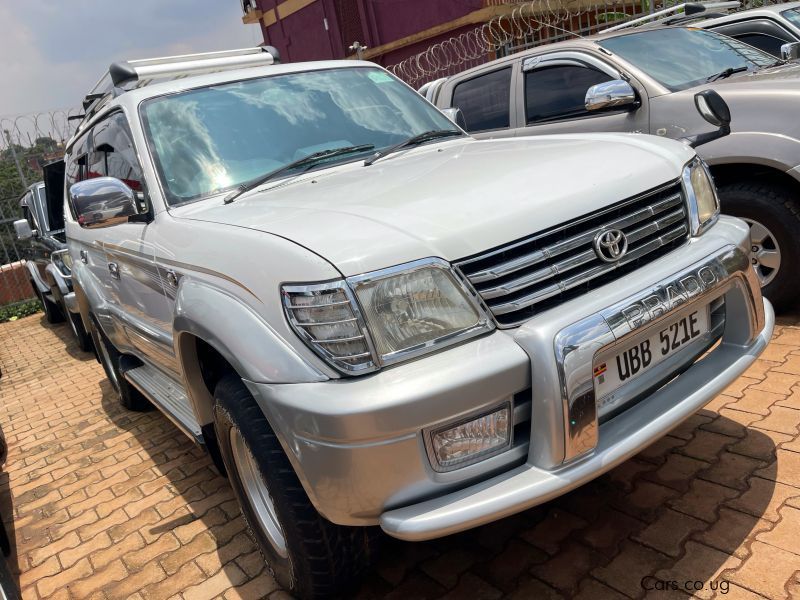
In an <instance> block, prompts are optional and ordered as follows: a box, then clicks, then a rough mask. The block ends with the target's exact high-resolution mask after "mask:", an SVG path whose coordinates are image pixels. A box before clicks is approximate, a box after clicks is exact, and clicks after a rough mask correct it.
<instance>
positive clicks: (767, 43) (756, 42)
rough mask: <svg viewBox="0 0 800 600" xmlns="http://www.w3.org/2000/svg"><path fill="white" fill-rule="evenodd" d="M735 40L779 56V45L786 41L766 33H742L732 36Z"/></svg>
mask: <svg viewBox="0 0 800 600" xmlns="http://www.w3.org/2000/svg"><path fill="white" fill-rule="evenodd" d="M734 37H735V38H736V39H737V40H741V41H743V42H744V43H745V44H750V45H751V46H755V47H756V48H758V49H759V50H763V51H764V52H769V53H770V54H772V55H773V56H777V57H780V55H781V46H783V45H784V44H785V43H786V40H782V39H780V38H776V37H773V36H771V35H767V34H765V33H745V34H742V35H736V36H734Z"/></svg>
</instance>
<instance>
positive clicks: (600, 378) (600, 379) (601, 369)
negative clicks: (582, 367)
mask: <svg viewBox="0 0 800 600" xmlns="http://www.w3.org/2000/svg"><path fill="white" fill-rule="evenodd" d="M605 372H606V363H603V364H601V365H597V366H596V367H595V368H594V378H595V379H597V383H599V384H603V383H604V382H605V380H606V377H605V375H604V374H603V373H605Z"/></svg>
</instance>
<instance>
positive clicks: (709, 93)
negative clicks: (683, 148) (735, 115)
mask: <svg viewBox="0 0 800 600" xmlns="http://www.w3.org/2000/svg"><path fill="white" fill-rule="evenodd" d="M694 105H695V106H696V107H697V110H698V112H699V113H700V114H701V115H702V117H703V118H704V119H705V120H706V121H708V122H709V123H711V124H712V125H714V126H715V127H718V129H717V131H712V132H710V133H701V134H699V135H696V136H694V137H692V138H689V139H688V140H687V141H688V142H689V145H690V146H691V147H692V148H697V147H698V146H700V145H702V144H707V143H708V142H711V141H713V140H718V139H719V138H722V137H725V136H726V135H728V134H729V133H730V132H731V109H730V107H728V103H727V102H725V100H724V99H723V98H722V96H720V95H719V93H718V92H716V91H715V90H703V91H702V92H697V93H696V94H695V95H694Z"/></svg>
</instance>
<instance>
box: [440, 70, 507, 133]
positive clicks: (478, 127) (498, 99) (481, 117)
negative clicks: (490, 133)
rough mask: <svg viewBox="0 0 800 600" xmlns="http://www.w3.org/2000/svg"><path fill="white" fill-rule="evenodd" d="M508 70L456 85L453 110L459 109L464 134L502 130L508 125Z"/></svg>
mask: <svg viewBox="0 0 800 600" xmlns="http://www.w3.org/2000/svg"><path fill="white" fill-rule="evenodd" d="M510 97H511V67H507V68H505V69H500V70H499V71H492V72H491V73H487V74H486V75H480V76H478V77H474V78H473V79H470V80H468V81H464V82H463V83H459V84H458V85H457V86H456V89H455V90H454V92H453V107H454V108H460V109H461V112H462V113H463V115H464V120H465V121H466V123H467V131H486V130H489V129H503V128H505V127H508V126H509V99H510Z"/></svg>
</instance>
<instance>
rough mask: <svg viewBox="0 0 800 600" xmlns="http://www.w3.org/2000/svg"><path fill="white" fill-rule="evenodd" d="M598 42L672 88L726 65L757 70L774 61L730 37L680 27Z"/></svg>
mask: <svg viewBox="0 0 800 600" xmlns="http://www.w3.org/2000/svg"><path fill="white" fill-rule="evenodd" d="M599 44H600V46H602V47H604V48H607V49H608V50H610V51H611V52H614V53H615V54H618V55H619V56H620V57H622V58H623V59H624V60H626V61H628V62H629V63H631V64H633V65H635V66H636V67H638V68H639V69H641V70H642V71H644V72H645V73H647V74H648V75H649V76H650V77H652V78H653V79H655V80H656V81H658V82H659V83H661V84H662V85H663V86H664V87H666V88H668V89H670V90H672V91H673V92H677V91H679V90H685V89H688V88H690V87H694V86H696V85H700V84H703V83H705V82H706V81H707V80H708V78H709V77H711V76H713V75H716V74H718V73H720V72H722V71H724V70H725V69H736V68H740V67H746V68H747V69H749V70H757V69H760V68H762V67H767V66H769V65H771V64H773V63H774V62H775V57H774V56H771V55H769V54H765V53H764V52H761V51H760V50H757V49H755V48H753V47H752V46H748V45H747V44H744V43H742V42H740V41H738V40H735V39H733V38H729V37H727V36H724V35H720V34H718V33H715V32H713V31H705V30H702V29H685V28H683V27H670V28H665V29H651V30H648V31H642V32H638V33H629V34H625V35H620V36H617V37H613V38H609V39H605V40H602V41H601V42H599ZM688 57H690V58H691V60H689V58H688Z"/></svg>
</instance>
